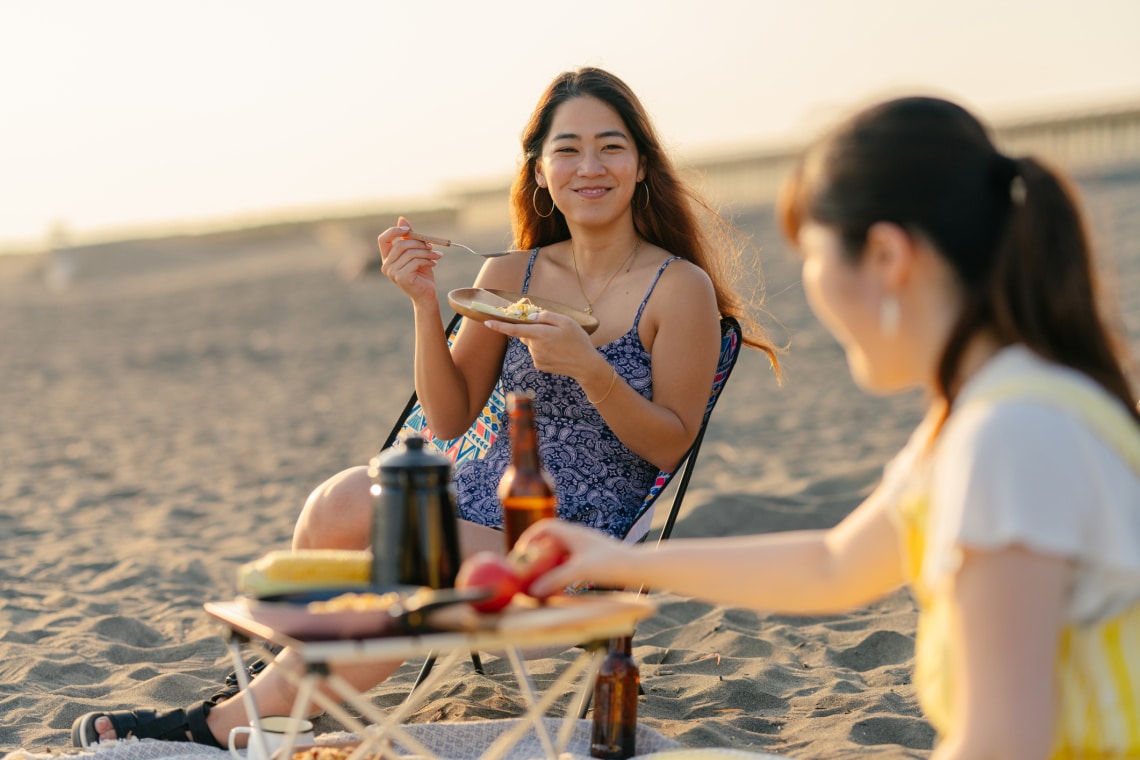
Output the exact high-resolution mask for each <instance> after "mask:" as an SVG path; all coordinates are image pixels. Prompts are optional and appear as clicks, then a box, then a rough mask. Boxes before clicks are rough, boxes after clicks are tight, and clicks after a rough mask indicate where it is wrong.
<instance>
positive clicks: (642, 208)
mask: <svg viewBox="0 0 1140 760" xmlns="http://www.w3.org/2000/svg"><path fill="white" fill-rule="evenodd" d="M641 186H642V187H644V188H645V203H643V204H641V210H642V211H644V210H645V209H647V208H649V180H643V181H642V183H641Z"/></svg>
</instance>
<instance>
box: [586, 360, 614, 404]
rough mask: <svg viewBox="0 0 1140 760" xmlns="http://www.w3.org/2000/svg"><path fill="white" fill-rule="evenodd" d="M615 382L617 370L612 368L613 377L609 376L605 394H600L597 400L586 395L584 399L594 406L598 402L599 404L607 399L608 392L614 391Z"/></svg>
mask: <svg viewBox="0 0 1140 760" xmlns="http://www.w3.org/2000/svg"><path fill="white" fill-rule="evenodd" d="M615 383H617V370H616V369H615V370H614V374H613V377H611V378H610V387H609V388H607V389H606V395H604V396H602V397H601V398H600V399H598V400H597V401H594V400H593V399H592V398H590V397H589V396H586V400H587V401H589V402H590V403H591V404H593V405H594V406H597V405H598V404H600V403H602V402H603V401H605V400H606V399H608V398H609V397H610V394H611V393H613V392H614V384H615Z"/></svg>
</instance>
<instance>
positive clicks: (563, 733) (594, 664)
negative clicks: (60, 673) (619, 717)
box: [480, 649, 604, 760]
mask: <svg viewBox="0 0 1140 760" xmlns="http://www.w3.org/2000/svg"><path fill="white" fill-rule="evenodd" d="M513 651H514V653H515V657H514V658H512V660H511V664H512V667H513V669H514V670H515V677H516V678H517V679H518V681H519V688H520V689H522V691H523V692H524V695H528V696H527V702H528V709H527V714H526V715H525V716H524V717H523V718H522V719H521V720H519V721H518V722H517V723H516V724H515V725H514V726H513V727H512V728H511V729H509V730H508V731H505V732H504V733H502V734H500V735H499V737H498V738H497V739H495V741H494V742H492V743H491V746H490V747H488V748H487V751H486V752H484V753H483V755H482V757H481V758H480V760H499V758H501V757H502V756H503V754H505V753H506V751H507V750H509V749H510V748H511V747H513V746H514V745H515V744H517V743H518V741H519V739H521V738H522V736H523V734H525V733H526V732H527V730H528V729H529V728H530V727H531V726H533V727H534V729H535V732H536V733H537V734H538V736H539V740H540V741H541V742H542V744H543V748H544V749H545V750H546V752H547V756H548V757H549V758H557V757H558V755H559V754H560V753H561V752H562V751H563V750H564V749H565V748H566V745H567V744H568V743H569V740H570V735H571V733H572V732H573V723H571V722H570V720H571V717H572V716H576V713H574V712H573V710H572V709H568V710H567V711H566V714H565V715H564V716H563V718H562V721H563V723H562V728H561V730H560V731H559V733H558V746H557V747H554V746H551V742H550V736H549V734H548V733H547V732H546V724H545V723H544V721H543V716H545V715H546V711H547V710H549V709H550V706H551V705H553V704H554V701H555V700H556V699H558V697H559V696H560V695H561V694H562V693H564V691H565V690H566V688H567V687H568V686H569V685H570V684H572V683H573V682H574V680H575V679H576V678H578V677H579V676H580V675H582V674H583V672H584V671H588V672H587V673H586V676H585V677H584V678H582V680H581V681H580V683H579V686H578V689H577V690H575V691H577V692H578V693H584V692H585V691H586V690H587V689H590V688H593V684H594V678H595V677H596V676H597V673H598V668H600V667H601V663H602V658H603V657H604V655H603V654H602V653H601V652H589V651H585V652H582V653H581V654H579V655H578V657H577V658H575V660H574V661H573V662H571V663H570V665H569V666H568V667H567V668H566V670H565V671H563V673H562V675H561V676H559V677H558V679H557V680H555V682H554V683H553V684H552V685H551V686H550V688H549V689H547V691H546V694H544V695H543V696H542V698H541V699H538V700H535V699H534V692H533V689H532V686H531V684H530V674H529V672H528V671H527V670H526V664H525V662H523V660H522V657H521V656H519V655H518V650H517V649H515V650H513ZM571 701H572V702H573V700H571ZM574 719H575V720H576V717H575V718H574Z"/></svg>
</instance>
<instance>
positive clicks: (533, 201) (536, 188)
mask: <svg viewBox="0 0 1140 760" xmlns="http://www.w3.org/2000/svg"><path fill="white" fill-rule="evenodd" d="M541 189H542V187H541V186H540V185H535V186H534V192H533V193H531V194H530V205H532V206H534V213H536V214H538V215H539V216H541V217H542V218H543V219H546V218H547V217H549V216H550V215H551V214H553V213H554V196H551V198H550V210H549V211H547V212H546V213H545V214H544V213H542V212H541V211H539V210H538V191H539V190H541Z"/></svg>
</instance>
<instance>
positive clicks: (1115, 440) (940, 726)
mask: <svg viewBox="0 0 1140 760" xmlns="http://www.w3.org/2000/svg"><path fill="white" fill-rule="evenodd" d="M1015 396H1016V397H1018V398H1024V399H1033V400H1040V401H1044V402H1046V403H1050V404H1053V405H1056V406H1060V407H1062V408H1064V409H1066V410H1068V411H1069V412H1071V413H1073V414H1075V415H1077V416H1078V417H1079V418H1080V419H1082V420H1083V421H1084V423H1085V424H1086V425H1087V426H1088V427H1089V428H1090V429H1091V430H1093V431H1094V432H1095V433H1096V434H1097V435H1099V436H1100V437H1101V438H1102V439H1103V440H1105V441H1106V442H1107V443H1108V444H1110V445H1111V446H1112V447H1113V448H1114V449H1115V450H1116V451H1117V452H1119V453H1120V455H1121V456H1122V457H1123V458H1124V460H1125V461H1126V462H1128V463H1129V464H1130V465H1131V467H1132V468H1133V469H1134V470H1135V471H1136V472H1137V473H1138V474H1140V433H1138V431H1137V427H1136V424H1135V423H1134V422H1133V421H1132V420H1131V419H1130V418H1128V417H1127V416H1126V415H1125V414H1124V413H1123V411H1122V410H1121V409H1120V408H1119V404H1117V403H1115V402H1113V401H1111V400H1110V399H1108V397H1107V396H1105V395H1103V394H1100V393H1098V392H1095V391H1091V390H1090V389H1089V388H1087V387H1085V386H1083V385H1080V384H1077V383H1072V382H1069V381H1068V380H1066V379H1063V378H1048V379H1046V378H1044V377H1039V376H1035V377H1033V378H1032V379H1028V380H1026V381H1015V382H1010V383H1008V384H1003V385H1002V386H1000V387H998V388H994V389H992V390H990V391H988V392H986V393H984V394H983V395H981V396H980V397H978V398H976V399H971V400H970V402H969V403H971V404H972V403H978V402H989V403H993V402H995V401H999V400H1002V399H1005V398H1011V397H1015ZM929 501H930V496H929V493H928V492H924V491H923V490H922V489H921V488H919V489H918V490H916V491H913V492H912V493H911V495H910V496H908V497H907V498H906V499H904V500H903V502H902V503H900V504H899V505H898V516H899V518H900V520H899V525H900V526H901V529H902V548H903V556H904V558H905V561H904V569H905V572H906V575H907V579H908V581H909V582H910V585H911V588H912V590H913V592H914V596H915V600H916V601H917V602H918V605H919V621H918V631H917V634H916V642H915V688H916V690H917V693H918V698H919V701H920V702H921V704H922V708H923V711H924V712H925V714H926V716H927V718H928V719H929V720H930V722H931V724H932V725H933V726H934V728H935V729H936V730H937V731H938V732H939V733H940V734H943V735H945V734H946V733H947V730H948V729H949V727H950V725H951V723H952V714H951V709H952V708H951V706H952V704H953V699H952V695H953V687H954V685H953V683H952V682H951V678H952V674H953V672H954V671H953V668H952V664H951V663H950V662H949V661H948V660H949V657H950V648H949V646H948V644H949V642H948V641H947V640H946V636H947V634H948V632H949V631H950V630H951V627H950V625H949V623H950V621H949V615H950V600H949V599H948V598H946V597H945V595H941V594H938V593H936V592H935V590H934V589H932V588H930V587H929V586H928V585H927V584H926V583H924V582H923V580H922V575H921V569H922V563H923V556H924V552H925V546H926V522H927V513H928V508H929ZM1136 508H1137V509H1140V504H1138V505H1136ZM1056 669H1057V672H1056V679H1057V685H1058V691H1059V695H1060V705H1059V715H1058V716H1057V717H1058V720H1057V730H1056V737H1055V739H1054V744H1053V751H1052V754H1051V757H1052V758H1054V759H1055V760H1063V759H1068V758H1130V757H1131V758H1140V601H1137V602H1134V603H1133V604H1132V605H1131V606H1129V607H1126V608H1125V609H1124V610H1123V611H1120V612H1117V613H1116V614H1114V615H1112V616H1111V617H1108V618H1105V619H1102V620H1097V621H1094V622H1092V623H1086V624H1083V625H1076V624H1070V625H1068V626H1066V628H1065V629H1064V630H1063V631H1062V635H1061V646H1060V648H1059V651H1058V656H1057V665H1056Z"/></svg>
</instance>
